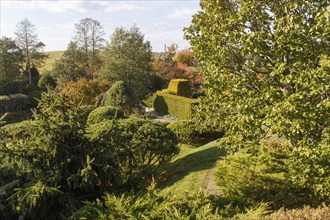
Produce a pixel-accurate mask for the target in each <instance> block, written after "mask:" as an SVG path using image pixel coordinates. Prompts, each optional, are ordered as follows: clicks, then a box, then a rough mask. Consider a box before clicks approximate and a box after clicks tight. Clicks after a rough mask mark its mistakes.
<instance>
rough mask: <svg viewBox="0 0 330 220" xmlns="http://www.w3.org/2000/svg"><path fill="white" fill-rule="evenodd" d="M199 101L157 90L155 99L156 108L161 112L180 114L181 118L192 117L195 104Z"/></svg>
mask: <svg viewBox="0 0 330 220" xmlns="http://www.w3.org/2000/svg"><path fill="white" fill-rule="evenodd" d="M198 103H199V100H198V99H190V98H186V97H182V96H177V95H172V94H168V93H166V92H157V93H156V96H155V100H154V109H155V111H157V112H159V113H161V114H170V115H173V116H178V117H179V118H181V119H190V118H191V117H192V114H193V106H194V105H196V104H198Z"/></svg>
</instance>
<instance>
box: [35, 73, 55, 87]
mask: <svg viewBox="0 0 330 220" xmlns="http://www.w3.org/2000/svg"><path fill="white" fill-rule="evenodd" d="M47 86H48V87H51V88H55V87H56V81H55V79H54V77H53V76H52V75H51V72H49V71H48V72H45V73H44V74H42V75H41V77H40V79H39V82H38V87H39V88H40V89H45V88H46V87H47Z"/></svg>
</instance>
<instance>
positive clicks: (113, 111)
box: [87, 106, 125, 124]
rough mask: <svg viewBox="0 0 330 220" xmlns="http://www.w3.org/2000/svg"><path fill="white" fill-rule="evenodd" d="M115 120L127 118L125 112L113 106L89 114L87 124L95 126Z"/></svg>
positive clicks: (97, 109) (103, 107)
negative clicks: (105, 121)
mask: <svg viewBox="0 0 330 220" xmlns="http://www.w3.org/2000/svg"><path fill="white" fill-rule="evenodd" d="M115 118H125V116H124V112H123V111H121V110H120V109H119V108H116V107H113V106H101V107H98V108H96V109H94V110H93V111H91V113H89V115H88V118H87V124H95V123H99V122H102V121H104V120H110V119H115Z"/></svg>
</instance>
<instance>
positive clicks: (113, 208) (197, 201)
mask: <svg viewBox="0 0 330 220" xmlns="http://www.w3.org/2000/svg"><path fill="white" fill-rule="evenodd" d="M82 218H83V219H119V218H124V219H200V220H201V219H222V218H221V216H220V215H219V214H218V213H217V209H216V207H215V206H214V204H212V199H211V197H210V196H209V195H208V194H207V193H205V192H203V191H200V192H195V193H192V194H187V195H186V196H185V197H184V198H178V197H175V196H173V195H171V194H167V195H160V194H159V193H158V192H157V191H156V190H154V189H153V188H149V190H148V191H147V192H145V193H142V192H141V193H138V194H137V195H134V194H128V193H126V194H123V195H121V196H115V195H111V194H108V193H107V194H105V196H104V197H103V199H102V200H97V201H96V202H94V203H91V202H88V203H86V205H85V206H84V207H83V208H82V209H80V210H79V211H78V212H76V213H74V214H73V216H71V218H70V219H82Z"/></svg>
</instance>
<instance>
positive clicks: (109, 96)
mask: <svg viewBox="0 0 330 220" xmlns="http://www.w3.org/2000/svg"><path fill="white" fill-rule="evenodd" d="M131 97H132V94H131V90H130V89H129V88H128V87H127V86H126V84H125V83H124V82H123V81H117V82H116V83H114V84H113V85H112V86H111V88H110V89H109V90H108V91H107V92H106V93H105V94H104V96H103V100H102V104H103V105H110V106H114V107H117V108H120V109H122V110H124V111H125V110H129V109H130V108H131V107H133V103H134V102H133V100H131ZM135 104H136V103H135Z"/></svg>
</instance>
